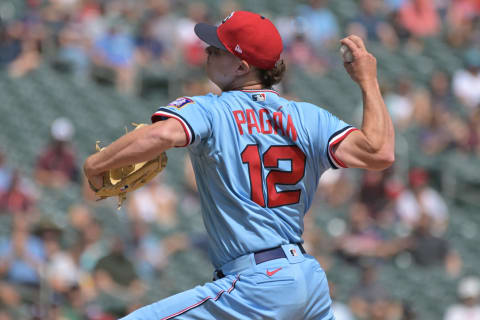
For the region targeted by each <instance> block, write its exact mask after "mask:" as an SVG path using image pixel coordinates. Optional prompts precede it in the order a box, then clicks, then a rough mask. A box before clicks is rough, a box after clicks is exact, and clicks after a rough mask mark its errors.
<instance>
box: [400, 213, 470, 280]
mask: <svg viewBox="0 0 480 320" xmlns="http://www.w3.org/2000/svg"><path fill="white" fill-rule="evenodd" d="M432 226H433V225H432V218H431V217H430V216H428V215H426V214H422V216H421V217H420V220H419V221H417V223H416V226H415V229H414V230H413V232H412V234H411V235H410V236H409V237H408V238H407V239H406V241H407V243H408V248H407V250H409V251H410V252H411V254H412V256H413V260H414V261H415V263H416V264H417V265H419V266H422V267H433V266H437V265H442V264H443V265H444V267H445V270H446V271H447V273H448V274H449V275H450V276H452V277H456V276H458V274H459V273H460V271H461V268H462V261H461V259H460V256H459V255H458V253H456V251H455V250H453V249H452V248H451V247H450V244H449V243H448V241H447V240H446V239H444V238H441V237H439V236H435V235H434V234H432Z"/></svg>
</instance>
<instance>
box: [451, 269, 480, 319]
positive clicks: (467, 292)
mask: <svg viewBox="0 0 480 320" xmlns="http://www.w3.org/2000/svg"><path fill="white" fill-rule="evenodd" d="M457 294H458V299H459V302H458V303H456V304H454V305H451V306H449V307H448V308H447V310H446V312H445V316H444V318H443V319H444V320H467V319H468V320H480V279H478V278H477V277H466V278H463V279H462V280H461V281H460V283H459V284H458V289H457Z"/></svg>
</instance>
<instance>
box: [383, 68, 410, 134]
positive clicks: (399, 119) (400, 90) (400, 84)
mask: <svg viewBox="0 0 480 320" xmlns="http://www.w3.org/2000/svg"><path fill="white" fill-rule="evenodd" d="M411 85H412V84H411V81H410V80H409V79H406V78H403V79H402V78H400V79H399V80H398V81H397V82H396V84H395V88H394V90H392V91H388V92H386V93H385V105H386V106H387V107H388V110H389V112H390V114H391V116H392V121H393V123H394V125H395V128H396V129H399V130H400V131H404V130H406V129H407V128H408V127H409V126H410V125H411V121H412V118H413V113H414V105H413V101H412V96H411V94H412V92H411Z"/></svg>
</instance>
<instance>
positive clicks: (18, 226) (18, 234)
mask: <svg viewBox="0 0 480 320" xmlns="http://www.w3.org/2000/svg"><path fill="white" fill-rule="evenodd" d="M45 262H46V261H45V248H44V244H43V242H42V240H41V239H40V238H38V237H36V236H34V235H33V234H32V233H31V231H30V221H29V219H26V218H25V217H24V216H22V215H20V214H16V215H14V216H13V230H12V235H11V237H10V238H5V237H4V238H3V239H2V241H1V244H0V275H2V276H3V277H4V278H5V279H7V280H8V281H9V282H11V283H13V284H16V285H21V286H27V287H30V288H37V289H38V288H39V286H40V272H41V270H42V269H43V267H44V265H45Z"/></svg>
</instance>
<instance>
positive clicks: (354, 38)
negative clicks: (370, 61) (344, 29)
mask: <svg viewBox="0 0 480 320" xmlns="http://www.w3.org/2000/svg"><path fill="white" fill-rule="evenodd" d="M348 39H350V40H352V41H353V42H354V43H355V44H356V45H357V46H358V47H359V48H361V49H364V50H367V48H365V43H364V42H363V40H362V38H360V37H359V36H356V35H354V34H352V35H350V36H348Z"/></svg>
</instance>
